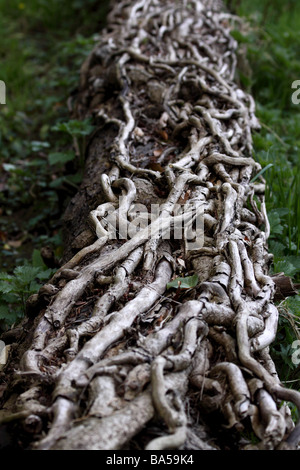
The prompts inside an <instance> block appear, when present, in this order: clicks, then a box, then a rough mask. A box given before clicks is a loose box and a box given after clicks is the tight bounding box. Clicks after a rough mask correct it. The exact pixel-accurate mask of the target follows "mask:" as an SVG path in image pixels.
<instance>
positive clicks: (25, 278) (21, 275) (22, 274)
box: [14, 266, 40, 285]
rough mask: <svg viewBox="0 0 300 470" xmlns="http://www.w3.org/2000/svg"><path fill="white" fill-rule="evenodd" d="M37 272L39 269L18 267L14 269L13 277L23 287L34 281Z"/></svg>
mask: <svg viewBox="0 0 300 470" xmlns="http://www.w3.org/2000/svg"><path fill="white" fill-rule="evenodd" d="M39 272H40V268H38V267H33V266H18V267H17V268H15V269H14V275H15V276H16V277H17V280H18V281H19V282H20V283H22V284H24V285H27V284H30V283H31V282H32V281H34V279H35V278H36V277H37V274H38V273H39Z"/></svg>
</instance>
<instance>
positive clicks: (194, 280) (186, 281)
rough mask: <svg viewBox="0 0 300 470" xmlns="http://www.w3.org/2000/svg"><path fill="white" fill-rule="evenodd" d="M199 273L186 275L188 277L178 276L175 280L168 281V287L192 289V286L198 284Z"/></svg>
mask: <svg viewBox="0 0 300 470" xmlns="http://www.w3.org/2000/svg"><path fill="white" fill-rule="evenodd" d="M198 280H199V279H198V275H197V274H194V275H193V276H186V277H176V279H173V281H171V282H168V284H167V289H171V288H172V287H173V288H175V289H177V288H178V287H179V288H180V289H190V288H191V287H196V285H197V284H198Z"/></svg>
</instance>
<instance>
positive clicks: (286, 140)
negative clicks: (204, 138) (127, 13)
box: [227, 0, 300, 388]
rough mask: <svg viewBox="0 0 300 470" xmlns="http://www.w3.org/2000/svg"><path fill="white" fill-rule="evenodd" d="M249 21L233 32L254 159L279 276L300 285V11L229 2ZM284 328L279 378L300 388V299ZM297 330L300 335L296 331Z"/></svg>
mask: <svg viewBox="0 0 300 470" xmlns="http://www.w3.org/2000/svg"><path fill="white" fill-rule="evenodd" d="M227 5H228V6H229V8H230V9H231V10H232V11H233V12H235V13H237V14H238V15H239V16H242V17H244V18H245V19H246V21H247V26H246V27H244V28H243V29H242V30H241V29H237V30H236V31H234V32H233V35H234V37H235V38H236V39H237V41H238V43H239V45H240V47H241V48H246V49H247V58H248V64H246V65H247V66H245V64H244V65H242V67H241V68H240V70H239V79H240V81H241V84H242V85H243V87H244V88H246V89H247V90H248V91H249V92H251V93H252V95H253V96H254V99H255V101H256V105H257V116H258V118H259V120H260V122H261V125H262V130H261V132H259V133H257V134H255V135H254V143H255V158H256V159H257V160H258V161H259V162H260V163H261V164H262V166H263V167H265V168H267V167H268V169H266V171H265V174H264V177H265V178H266V180H267V193H266V201H267V210H268V215H269V219H270V223H271V237H270V242H269V249H270V252H272V253H273V254H274V264H273V271H274V272H282V271H283V272H284V273H285V274H286V275H288V276H291V277H292V278H293V280H294V281H295V282H299V280H300V256H299V255H300V159H299V154H300V119H299V118H300V104H299V105H296V104H293V102H292V94H293V93H294V91H295V90H294V89H292V83H293V82H294V81H295V80H299V79H300V58H299V50H300V8H297V0H290V1H285V2H282V1H281V0H272V1H270V0H242V1H240V0H231V1H230V0H229V1H227ZM280 313H281V318H280V328H279V331H278V336H277V341H276V342H275V344H274V345H273V347H272V355H273V357H274V359H275V361H276V365H277V368H278V370H279V373H280V377H281V379H282V380H283V381H286V382H287V383H290V384H291V385H292V386H294V387H296V388H299V378H298V377H299V366H298V365H297V364H295V363H294V362H295V361H294V362H293V360H292V357H293V356H292V353H293V352H294V349H293V348H292V343H293V341H294V340H295V339H298V338H299V325H300V296H296V297H290V298H288V299H286V300H285V301H284V302H281V304H280ZM297 330H298V331H297Z"/></svg>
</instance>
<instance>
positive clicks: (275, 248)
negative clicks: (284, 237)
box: [269, 240, 285, 257]
mask: <svg viewBox="0 0 300 470" xmlns="http://www.w3.org/2000/svg"><path fill="white" fill-rule="evenodd" d="M269 248H270V253H273V255H274V256H276V257H281V256H283V255H284V250H285V245H284V244H283V243H280V242H278V241H275V240H270V244H269Z"/></svg>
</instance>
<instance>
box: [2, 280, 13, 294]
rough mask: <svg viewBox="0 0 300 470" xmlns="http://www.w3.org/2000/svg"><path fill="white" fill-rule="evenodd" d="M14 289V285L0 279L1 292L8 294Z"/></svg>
mask: <svg viewBox="0 0 300 470" xmlns="http://www.w3.org/2000/svg"><path fill="white" fill-rule="evenodd" d="M13 291H14V285H13V284H12V283H9V282H6V281H0V292H1V294H9V293H10V292H13Z"/></svg>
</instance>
